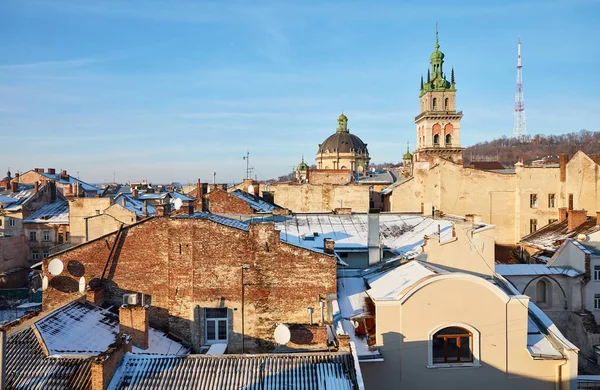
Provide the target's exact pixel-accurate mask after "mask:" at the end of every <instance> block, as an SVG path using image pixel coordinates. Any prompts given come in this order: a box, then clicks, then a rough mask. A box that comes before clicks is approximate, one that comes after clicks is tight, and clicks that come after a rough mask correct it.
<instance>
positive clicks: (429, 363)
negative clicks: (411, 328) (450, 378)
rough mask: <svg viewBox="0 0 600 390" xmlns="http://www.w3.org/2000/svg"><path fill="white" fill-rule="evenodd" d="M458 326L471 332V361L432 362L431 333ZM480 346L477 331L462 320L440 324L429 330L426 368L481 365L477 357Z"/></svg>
mask: <svg viewBox="0 0 600 390" xmlns="http://www.w3.org/2000/svg"><path fill="white" fill-rule="evenodd" d="M455 326H456V327H459V328H464V329H466V330H468V331H469V332H471V334H472V335H473V337H472V340H473V348H472V349H473V350H472V351H471V352H472V354H473V361H472V362H468V363H434V362H433V335H435V334H436V333H437V332H438V331H440V330H442V329H444V328H450V327H455ZM480 349H481V346H480V345H479V331H478V330H477V329H475V328H473V327H472V326H471V325H467V324H465V323H462V322H449V323H446V324H443V325H440V326H438V327H436V328H434V329H432V330H431V331H430V332H429V337H428V338H427V368H445V369H447V368H474V367H481V361H480V358H479V352H480Z"/></svg>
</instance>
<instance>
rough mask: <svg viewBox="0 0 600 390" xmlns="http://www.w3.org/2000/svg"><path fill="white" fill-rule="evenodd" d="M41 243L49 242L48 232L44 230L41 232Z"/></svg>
mask: <svg viewBox="0 0 600 390" xmlns="http://www.w3.org/2000/svg"><path fill="white" fill-rule="evenodd" d="M42 241H50V230H44V231H43V232H42Z"/></svg>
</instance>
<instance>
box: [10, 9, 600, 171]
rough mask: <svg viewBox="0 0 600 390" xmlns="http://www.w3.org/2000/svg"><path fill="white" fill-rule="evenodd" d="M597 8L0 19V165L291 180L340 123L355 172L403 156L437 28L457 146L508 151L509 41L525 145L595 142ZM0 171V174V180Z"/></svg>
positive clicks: (53, 14) (16, 12)
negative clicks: (458, 112) (356, 159)
mask: <svg viewBox="0 0 600 390" xmlns="http://www.w3.org/2000/svg"><path fill="white" fill-rule="evenodd" d="M598 11H600V2H598V1H585V0H560V1H552V0H540V1H527V0H525V1H520V0H519V1H495V2H492V1H451V2H449V1H427V2H423V1H389V2H383V1H381V2H380V1H371V2H365V1H348V0H346V1H311V0H306V1H296V2H291V1H273V2H269V1H192V0H186V1H183V0H182V1H178V0H169V1H166V0H160V1H159V0H143V1H141V0H140V1H133V0H115V1H105V0H94V1H74V0H70V1H61V0H38V1H35V0H31V1H30V0H4V1H2V2H0V53H1V54H0V147H1V150H2V152H1V154H0V155H1V156H2V157H1V158H0V165H2V166H7V167H8V166H10V167H11V169H12V171H13V172H15V171H17V170H20V171H25V170H28V169H31V168H34V167H45V168H47V167H54V168H56V169H60V168H63V169H67V170H69V171H70V172H71V173H75V172H79V174H80V177H81V178H82V179H84V180H87V181H90V182H99V181H104V180H111V179H112V176H113V171H115V172H116V178H117V180H118V181H124V180H132V181H133V180H139V179H144V178H148V179H149V180H151V181H153V182H170V181H182V182H187V181H194V180H195V179H196V178H198V177H200V178H202V179H203V180H211V179H212V172H213V171H216V172H217V181H220V182H232V181H239V180H240V179H242V178H243V176H244V174H245V167H246V166H245V162H244V161H243V160H242V156H243V155H244V154H245V153H246V151H247V150H248V151H250V156H251V157H250V158H251V165H253V166H254V168H255V174H256V175H257V176H258V178H259V179H268V178H271V177H274V176H279V175H282V174H285V173H287V172H289V171H291V169H292V166H294V165H297V164H298V163H299V162H300V159H301V157H302V155H303V154H304V155H305V158H306V160H307V162H309V163H312V162H313V161H314V156H315V154H316V152H317V145H318V144H319V143H321V142H322V141H323V140H324V139H325V138H326V137H327V136H328V135H330V134H331V133H333V132H334V131H335V127H336V119H337V116H338V115H339V114H340V112H341V111H342V110H344V113H346V115H347V116H348V118H349V127H350V131H351V132H353V133H355V134H357V135H358V136H359V137H361V138H362V139H363V141H365V142H366V143H368V147H369V152H370V154H371V157H372V162H374V163H381V162H385V161H393V162H397V161H399V160H400V159H401V156H402V154H403V153H404V151H405V148H406V142H407V141H409V142H410V144H411V147H413V146H414V142H415V126H414V123H413V120H414V116H415V115H417V114H418V108H419V100H418V93H419V79H420V76H421V75H422V74H426V72H427V68H428V66H429V55H430V54H431V52H432V50H433V44H434V39H435V21H436V20H438V21H439V29H440V44H441V50H442V51H443V52H444V53H445V54H446V58H445V59H446V62H445V70H446V71H447V72H448V74H449V71H450V67H451V66H454V68H455V72H456V81H457V88H458V92H457V108H458V109H462V110H463V113H464V117H463V120H462V124H461V138H462V144H463V146H466V145H471V144H473V143H476V142H479V141H485V140H491V139H493V138H496V137H501V136H502V135H510V134H511V132H512V122H513V111H512V110H513V102H514V93H515V79H516V68H515V67H516V42H517V36H519V35H520V36H521V40H522V51H523V65H524V67H523V79H524V94H525V107H526V115H527V126H528V130H529V133H530V134H537V133H553V134H559V133H566V132H572V131H578V130H580V129H582V128H585V129H588V130H594V131H598V130H600V129H599V123H600V110H599V109H598V107H599V106H600V98H598V95H597V90H598V87H599V86H600V82H598V80H597V75H596V73H597V69H599V68H600V54H599V50H598V43H597V37H598V36H599V32H600V31H599V30H600V28H599V27H598V23H597V18H598V14H599V13H598ZM1 169H2V170H4V169H5V168H4V167H2V168H1Z"/></svg>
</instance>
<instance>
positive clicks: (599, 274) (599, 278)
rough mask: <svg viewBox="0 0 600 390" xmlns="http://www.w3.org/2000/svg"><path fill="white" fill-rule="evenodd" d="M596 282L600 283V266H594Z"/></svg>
mask: <svg viewBox="0 0 600 390" xmlns="http://www.w3.org/2000/svg"><path fill="white" fill-rule="evenodd" d="M594 280H597V281H600V265H595V266H594Z"/></svg>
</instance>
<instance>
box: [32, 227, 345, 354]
mask: <svg viewBox="0 0 600 390" xmlns="http://www.w3.org/2000/svg"><path fill="white" fill-rule="evenodd" d="M115 237H117V234H116V233H112V234H109V235H106V236H103V237H100V238H98V239H96V240H93V241H90V242H88V243H86V244H83V245H80V246H78V247H75V248H72V249H71V250H68V251H65V252H62V253H60V254H58V255H57V256H54V257H59V258H60V259H62V261H63V263H64V264H65V271H64V272H63V273H62V274H61V275H59V276H55V277H53V276H52V275H51V274H49V273H48V269H47V265H48V263H49V261H50V260H52V258H53V257H49V258H46V259H44V266H43V272H44V274H45V275H47V277H48V278H49V288H48V289H47V290H46V291H44V297H43V306H44V310H49V309H51V308H55V307H57V306H60V305H62V304H64V303H65V302H67V301H69V300H72V299H73V297H74V296H77V295H78V292H77V286H78V283H79V277H80V276H81V275H79V274H77V275H72V274H70V273H69V269H82V267H83V269H84V276H85V280H86V281H87V282H88V283H92V284H93V285H95V281H97V279H99V278H100V277H101V276H102V273H103V270H104V267H105V265H106V263H107V259H108V258H109V254H110V253H111V248H112V246H113V245H114V243H115ZM70 265H71V266H70ZM73 265H78V267H74V266H73ZM242 265H249V266H250V267H251V268H250V269H248V270H246V271H245V285H246V286H245V305H244V308H245V321H244V324H245V334H246V338H245V340H246V341H245V347H246V351H259V350H265V349H267V350H268V349H269V347H272V346H273V343H272V337H273V330H274V329H275V326H276V323H277V322H284V323H306V322H308V316H307V307H316V306H318V299H319V297H321V298H325V297H326V296H327V295H328V294H335V293H336V260H335V257H333V256H331V255H326V254H322V253H318V252H314V251H310V250H306V249H303V248H299V247H296V246H292V245H289V244H286V243H281V242H280V240H279V232H278V231H275V230H274V228H273V225H272V224H253V225H250V229H249V231H245V230H241V229H236V228H233V227H230V226H226V225H222V224H219V223H217V222H213V221H210V220H206V219H183V218H182V219H175V218H169V217H154V218H151V219H148V220H145V221H142V222H139V223H137V224H134V225H131V226H129V227H126V228H124V229H123V231H122V233H121V236H120V238H119V239H118V240H117V247H116V250H115V253H114V256H113V258H111V259H110V261H109V264H108V266H107V271H106V279H107V280H106V281H105V282H104V283H103V284H104V287H105V300H106V301H109V302H111V303H112V304H115V305H121V303H122V294H123V293H125V292H139V293H144V294H146V303H148V304H149V305H150V308H149V318H150V324H151V325H152V326H154V327H158V328H160V329H163V330H165V331H170V332H171V333H173V334H175V335H176V336H179V337H181V338H182V339H184V340H186V341H188V342H190V343H191V344H192V345H193V347H194V351H196V352H197V351H198V349H199V347H200V346H201V345H204V310H203V309H204V308H217V307H222V308H226V309H227V313H228V327H229V332H228V336H229V348H228V351H230V352H238V351H239V350H240V347H241V338H240V333H241V294H242V288H241V276H242V275H241V272H242ZM81 266H82V267H81Z"/></svg>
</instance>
